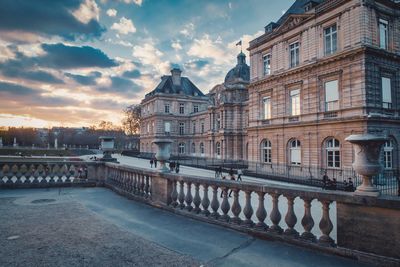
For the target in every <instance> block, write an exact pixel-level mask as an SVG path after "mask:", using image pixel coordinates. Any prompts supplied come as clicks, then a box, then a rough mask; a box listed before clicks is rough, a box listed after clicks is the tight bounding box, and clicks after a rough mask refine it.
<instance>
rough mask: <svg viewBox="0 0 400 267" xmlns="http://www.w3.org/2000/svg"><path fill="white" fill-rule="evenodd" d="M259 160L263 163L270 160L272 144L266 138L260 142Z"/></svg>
mask: <svg viewBox="0 0 400 267" xmlns="http://www.w3.org/2000/svg"><path fill="white" fill-rule="evenodd" d="M261 160H262V162H264V163H271V162H272V146H271V141H269V140H268V139H266V140H264V141H262V142H261Z"/></svg>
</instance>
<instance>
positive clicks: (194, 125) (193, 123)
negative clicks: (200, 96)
mask: <svg viewBox="0 0 400 267" xmlns="http://www.w3.org/2000/svg"><path fill="white" fill-rule="evenodd" d="M192 125H193V134H195V133H196V122H195V121H193V122H192Z"/></svg>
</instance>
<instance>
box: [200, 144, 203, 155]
mask: <svg viewBox="0 0 400 267" xmlns="http://www.w3.org/2000/svg"><path fill="white" fill-rule="evenodd" d="M200 154H201V155H202V156H204V144H203V143H200Z"/></svg>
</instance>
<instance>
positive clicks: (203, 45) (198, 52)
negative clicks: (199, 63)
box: [187, 34, 232, 64]
mask: <svg viewBox="0 0 400 267" xmlns="http://www.w3.org/2000/svg"><path fill="white" fill-rule="evenodd" d="M187 54H188V55H189V56H194V57H199V58H210V59H213V60H214V62H215V63H216V64H224V63H230V62H231V61H232V59H231V58H230V57H227V54H226V50H224V49H223V47H222V45H221V44H219V43H216V42H214V41H213V40H212V39H211V37H210V36H209V35H208V34H204V35H203V37H202V38H201V39H194V42H193V44H192V46H191V47H190V48H189V50H188V52H187Z"/></svg>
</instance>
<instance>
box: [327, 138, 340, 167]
mask: <svg viewBox="0 0 400 267" xmlns="http://www.w3.org/2000/svg"><path fill="white" fill-rule="evenodd" d="M326 166H327V167H328V168H340V142H339V140H337V139H335V138H330V139H328V140H327V141H326Z"/></svg>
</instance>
